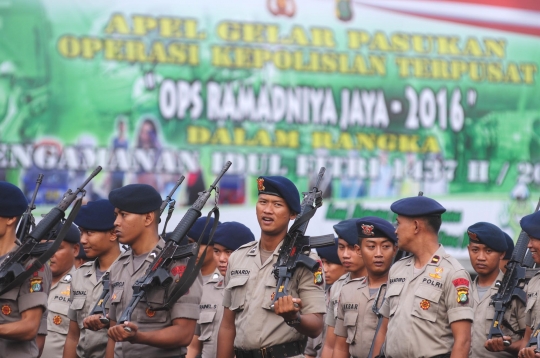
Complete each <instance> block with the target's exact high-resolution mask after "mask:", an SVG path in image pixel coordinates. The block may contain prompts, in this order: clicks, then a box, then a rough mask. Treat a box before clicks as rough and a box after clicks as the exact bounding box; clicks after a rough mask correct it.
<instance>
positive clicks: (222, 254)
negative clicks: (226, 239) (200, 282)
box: [214, 244, 233, 276]
mask: <svg viewBox="0 0 540 358" xmlns="http://www.w3.org/2000/svg"><path fill="white" fill-rule="evenodd" d="M232 253H233V250H229V249H228V248H226V247H225V246H223V245H220V244H214V261H215V262H216V266H217V268H218V270H219V273H220V274H221V275H223V276H225V274H226V273H227V265H228V263H229V256H231V254H232Z"/></svg>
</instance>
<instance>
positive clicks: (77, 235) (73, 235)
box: [45, 222, 81, 244]
mask: <svg viewBox="0 0 540 358" xmlns="http://www.w3.org/2000/svg"><path fill="white" fill-rule="evenodd" d="M63 226H64V224H63V223H62V222H59V223H58V224H56V225H55V226H54V228H53V229H52V230H51V231H50V232H49V236H48V239H49V240H54V239H56V238H57V237H58V234H59V233H60V230H62V227H63ZM45 239H47V238H45ZM64 241H65V242H69V243H70V244H78V243H79V242H81V232H80V231H79V228H78V227H77V226H75V225H73V224H71V225H70V227H69V229H68V232H67V233H66V236H64Z"/></svg>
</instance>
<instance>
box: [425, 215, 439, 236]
mask: <svg viewBox="0 0 540 358" xmlns="http://www.w3.org/2000/svg"><path fill="white" fill-rule="evenodd" d="M423 219H424V222H425V223H426V224H427V226H428V227H429V228H430V229H431V230H432V231H433V232H434V233H435V234H438V233H439V230H440V228H441V225H442V218H441V216H440V215H430V216H425V217H423Z"/></svg>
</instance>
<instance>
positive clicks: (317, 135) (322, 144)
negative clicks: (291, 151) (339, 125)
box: [311, 132, 332, 149]
mask: <svg viewBox="0 0 540 358" xmlns="http://www.w3.org/2000/svg"><path fill="white" fill-rule="evenodd" d="M311 146H312V147H313V148H328V149H331V148H332V134H330V133H328V132H313V133H312V134H311Z"/></svg>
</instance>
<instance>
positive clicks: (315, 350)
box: [304, 237, 347, 358]
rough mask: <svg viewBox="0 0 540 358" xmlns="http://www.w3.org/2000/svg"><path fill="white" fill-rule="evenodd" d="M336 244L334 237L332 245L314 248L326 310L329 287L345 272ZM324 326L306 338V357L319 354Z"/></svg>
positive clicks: (328, 300)
mask: <svg viewBox="0 0 540 358" xmlns="http://www.w3.org/2000/svg"><path fill="white" fill-rule="evenodd" d="M338 244H339V239H338V238H337V237H336V238H335V241H334V245H332V246H325V247H318V248H317V249H316V251H317V255H319V257H320V258H321V262H322V266H323V271H324V283H325V293H326V295H325V297H326V311H328V307H329V306H330V289H331V287H332V285H333V284H334V282H336V281H337V280H339V279H340V277H342V276H343V275H345V274H346V273H347V271H346V270H345V267H343V265H342V264H341V260H340V259H339V256H338V252H337V250H338ZM326 327H327V325H326V324H325V325H324V327H323V331H322V333H321V334H320V335H319V336H318V337H317V338H308V341H307V345H306V350H305V352H304V354H305V356H306V358H314V357H320V356H321V354H322V346H323V343H324V340H325V337H326Z"/></svg>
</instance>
